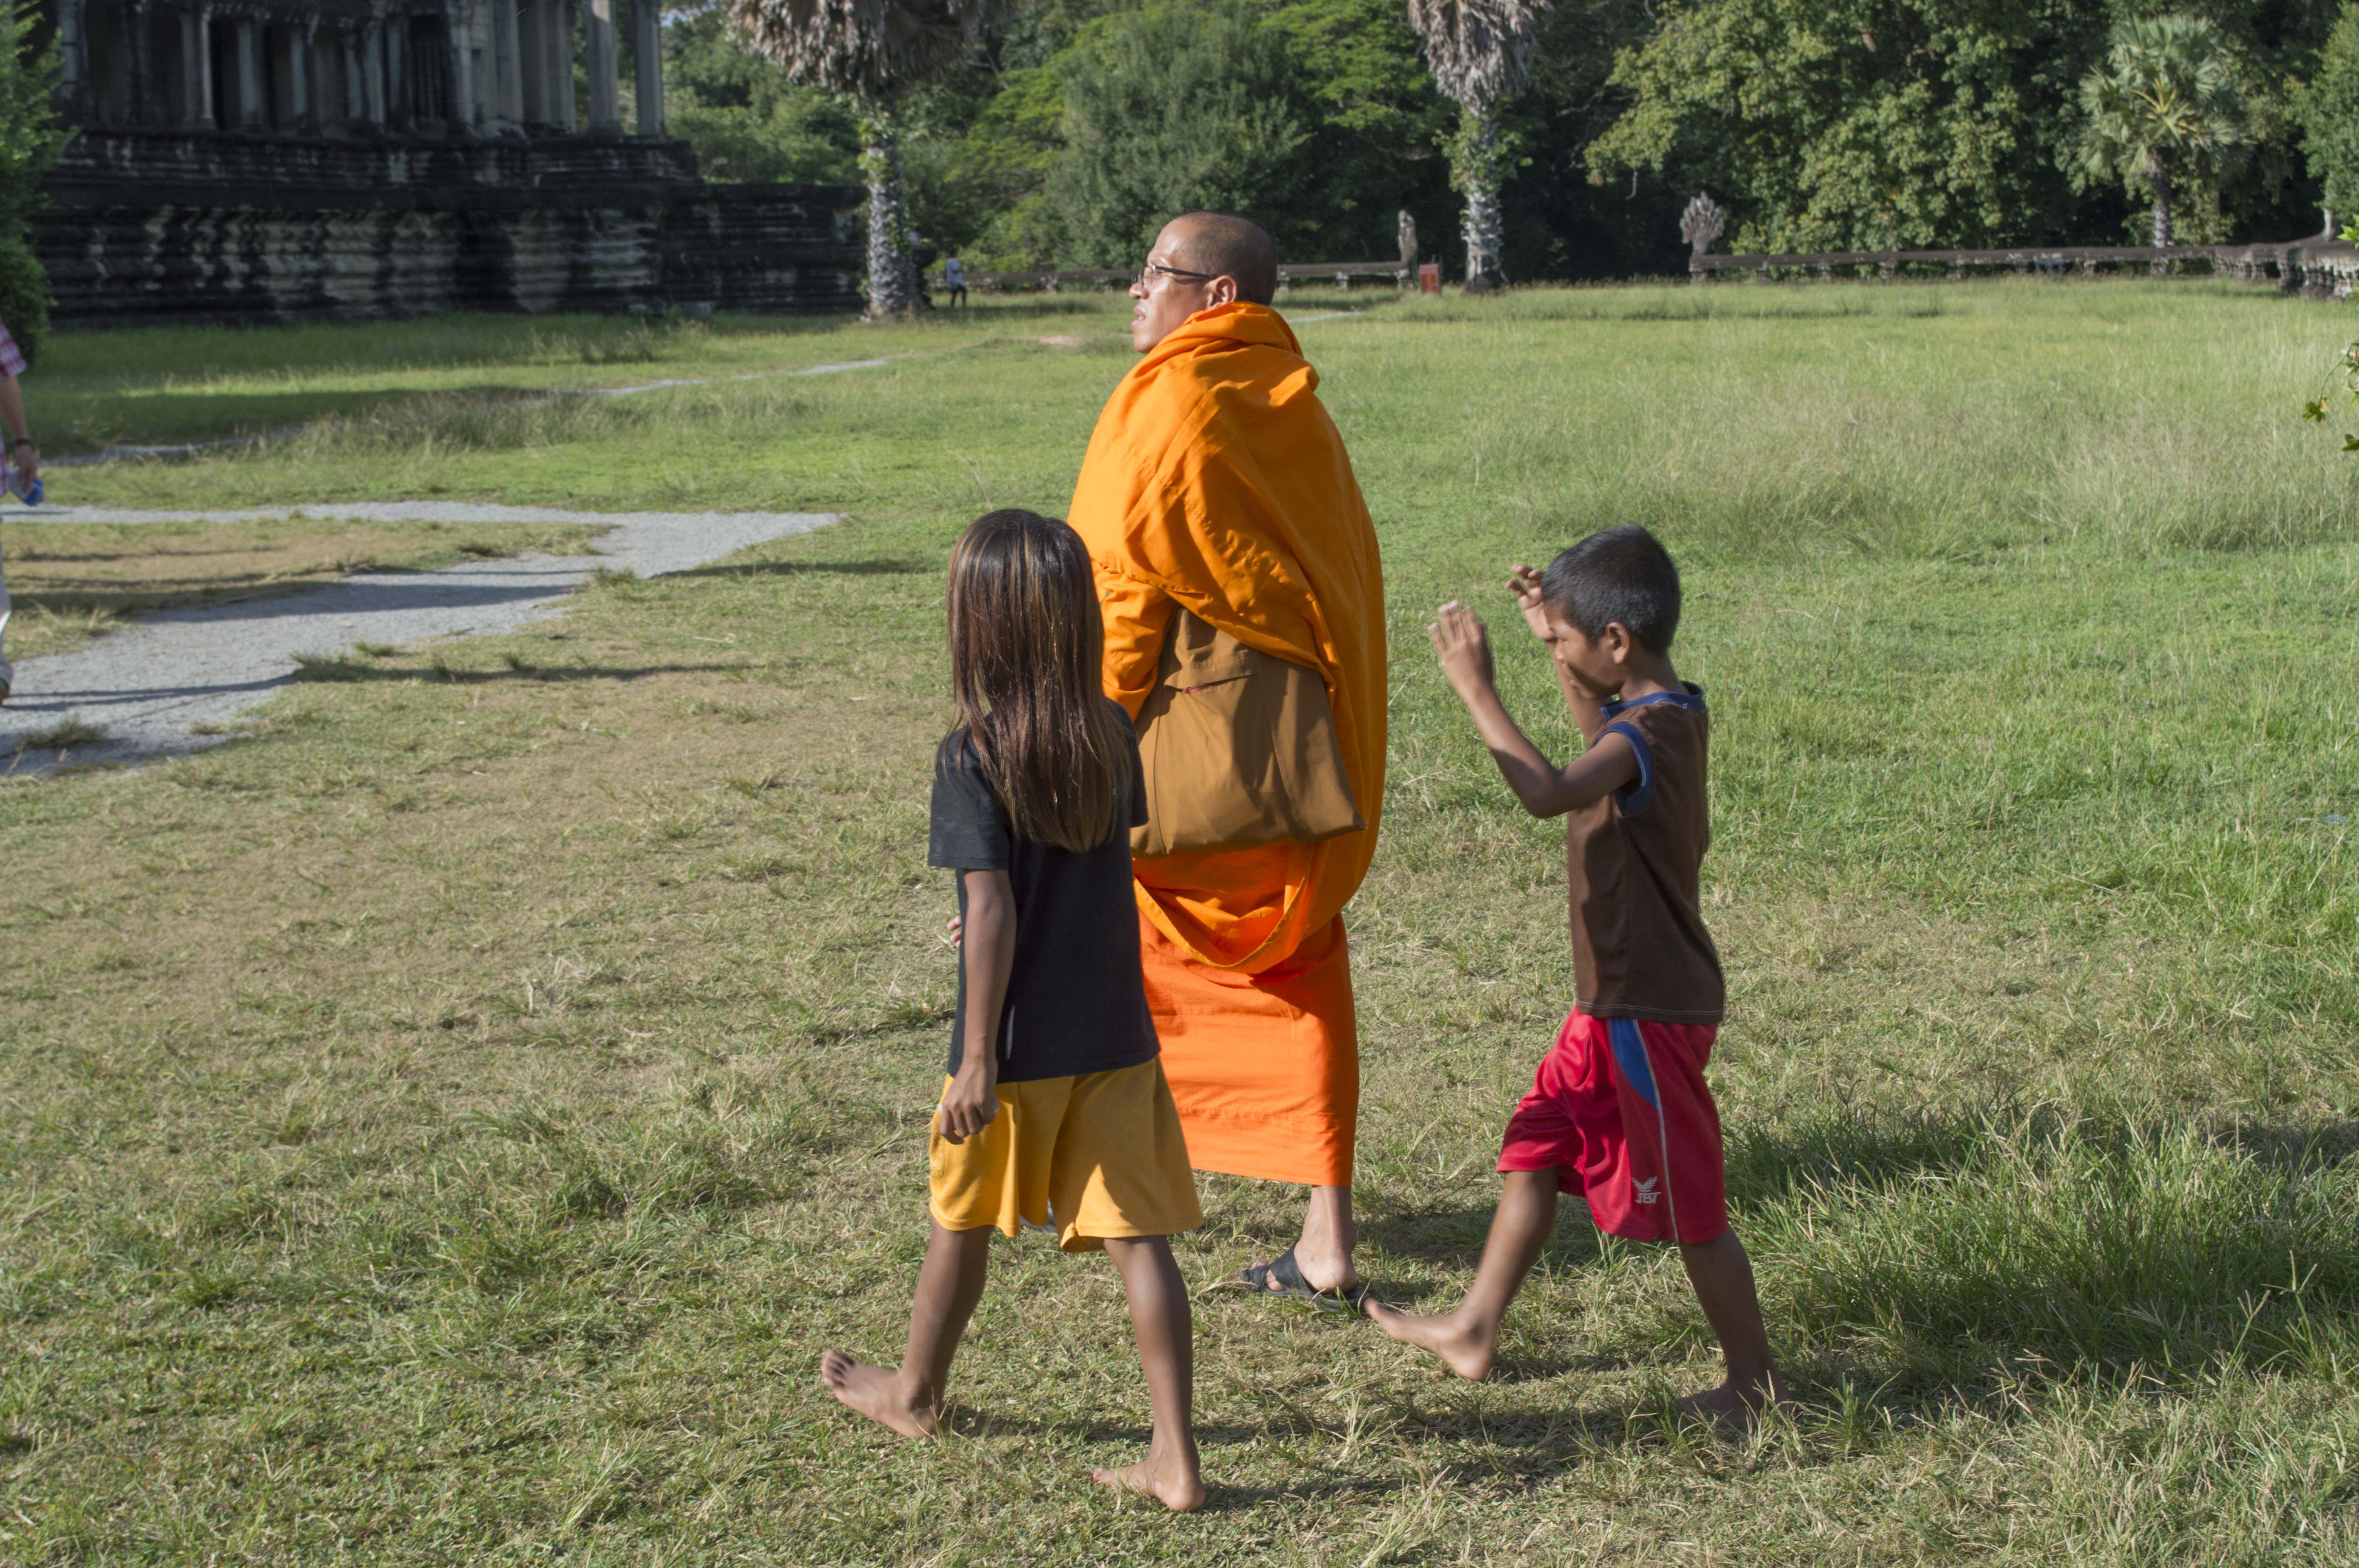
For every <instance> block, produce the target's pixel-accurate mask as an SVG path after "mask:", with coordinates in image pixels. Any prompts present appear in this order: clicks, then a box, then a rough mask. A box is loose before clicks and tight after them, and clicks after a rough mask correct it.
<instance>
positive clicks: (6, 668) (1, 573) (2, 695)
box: [0, 557, 16, 702]
mask: <svg viewBox="0 0 2359 1568" xmlns="http://www.w3.org/2000/svg"><path fill="white" fill-rule="evenodd" d="M9 609H10V605H9V603H8V563H7V561H6V560H5V557H0V702H5V701H7V700H8V693H9V692H10V691H11V690H12V689H14V683H15V681H16V667H15V666H14V665H10V664H9V663H8V611H9Z"/></svg>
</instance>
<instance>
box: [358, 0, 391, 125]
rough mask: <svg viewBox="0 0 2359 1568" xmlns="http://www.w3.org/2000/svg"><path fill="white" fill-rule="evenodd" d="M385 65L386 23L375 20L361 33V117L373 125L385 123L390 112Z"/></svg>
mask: <svg viewBox="0 0 2359 1568" xmlns="http://www.w3.org/2000/svg"><path fill="white" fill-rule="evenodd" d="M385 66H386V51H385V24H384V23H383V22H382V21H373V22H371V23H369V25H368V29H367V31H366V32H364V33H363V34H362V35H361V102H362V104H363V105H364V107H363V109H362V111H361V117H362V118H363V119H364V120H366V121H367V122H368V123H369V124H372V125H383V124H386V116H387V114H389V112H390V105H389V104H388V103H387V98H388V96H389V95H388V94H387V92H386V77H385Z"/></svg>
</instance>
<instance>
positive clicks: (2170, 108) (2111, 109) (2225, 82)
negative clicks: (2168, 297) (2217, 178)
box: [2081, 15, 2248, 276]
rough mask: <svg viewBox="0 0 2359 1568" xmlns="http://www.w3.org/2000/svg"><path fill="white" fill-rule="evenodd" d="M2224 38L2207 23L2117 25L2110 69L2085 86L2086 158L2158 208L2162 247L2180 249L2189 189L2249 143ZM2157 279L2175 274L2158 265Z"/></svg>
mask: <svg viewBox="0 0 2359 1568" xmlns="http://www.w3.org/2000/svg"><path fill="white" fill-rule="evenodd" d="M2236 78H2237V72H2236V64H2235V61H2234V59H2232V58H2230V56H2229V53H2228V45H2227V40H2226V39H2225V38H2223V37H2222V36H2221V34H2220V29H2219V28H2217V27H2213V26H2212V24H2211V23H2210V22H2209V21H2207V20H2205V19H2204V18H2203V17H2201V16H2184V15H2179V16H2142V17H2137V18H2135V19H2130V20H2125V21H2120V22H2116V23H2114V36H2113V47H2112V49H2110V50H2109V51H2108V53H2107V55H2106V59H2105V64H2104V68H2103V69H2101V70H2093V71H2091V72H2090V73H2089V74H2088V75H2087V76H2085V77H2083V78H2082V80H2081V108H2082V112H2083V113H2085V114H2087V115H2088V117H2089V120H2088V124H2086V125H2084V126H2083V127H2082V131H2081V157H2082V162H2083V163H2084V164H2085V165H2086V166H2087V167H2088V169H2089V171H2090V172H2091V173H2093V174H2097V175H2104V176H2110V177H2111V178H2116V179H2119V180H2120V181H2122V183H2123V184H2125V185H2126V186H2128V187H2130V188H2131V189H2136V188H2137V187H2138V186H2140V185H2143V186H2145V187H2146V188H2147V191H2148V192H2149V193H2150V194H2151V195H2152V196H2153V198H2154V243H2155V244H2156V245H2157V246H2162V245H2167V244H2169V243H2170V203H2171V198H2172V196H2173V194H2174V193H2175V192H2176V191H2177V190H2178V189H2180V187H2181V186H2182V185H2184V184H2186V183H2190V182H2192V181H2194V180H2197V179H2201V178H2206V177H2208V176H2212V175H2216V174H2217V173H2218V172H2219V170H2220V169H2221V168H2223V166H2224V164H2225V163H2226V161H2227V159H2228V158H2229V157H2233V156H2234V153H2235V150H2236V149H2237V148H2239V147H2241V146H2244V144H2245V141H2246V139H2247V135H2248V133H2247V128H2246V124H2245V95H2244V92H2243V91H2242V89H2241V87H2240V85H2239V83H2238V81H2237V79H2236ZM2154 270H2155V273H2156V275H2157V276H2160V275H2161V274H2162V273H2163V272H2165V271H2167V270H2168V267H2167V266H2166V264H2164V263H2163V262H2161V261H2159V260H2158V261H2156V263H2155V264H2154Z"/></svg>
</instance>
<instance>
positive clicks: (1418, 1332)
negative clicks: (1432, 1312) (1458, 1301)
mask: <svg viewBox="0 0 2359 1568" xmlns="http://www.w3.org/2000/svg"><path fill="white" fill-rule="evenodd" d="M1363 1310H1364V1311H1365V1312H1366V1313H1367V1314H1368V1316H1369V1318H1370V1319H1371V1320H1372V1321H1373V1322H1374V1323H1375V1325H1376V1326H1377V1327H1378V1328H1381V1329H1383V1330H1384V1331H1385V1332H1386V1334H1389V1335H1391V1336H1393V1337H1394V1338H1395V1339H1397V1340H1399V1341H1400V1342H1401V1343H1402V1344H1403V1345H1414V1346H1417V1347H1418V1348H1419V1350H1430V1351H1431V1352H1432V1353H1433V1354H1434V1355H1436V1356H1439V1357H1441V1359H1442V1363H1443V1365H1445V1366H1447V1367H1448V1368H1450V1369H1451V1371H1453V1372H1455V1373H1457V1374H1458V1375H1459V1376H1460V1377H1462V1378H1464V1379H1468V1380H1469V1381H1471V1382H1478V1383H1479V1382H1481V1381H1482V1380H1483V1379H1485V1378H1487V1377H1489V1376H1490V1375H1491V1366H1492V1363H1493V1362H1494V1361H1495V1360H1496V1359H1497V1356H1498V1349H1499V1345H1498V1340H1497V1339H1496V1337H1495V1336H1490V1335H1485V1334H1484V1333H1483V1332H1482V1331H1481V1329H1480V1327H1479V1325H1471V1324H1462V1323H1460V1322H1459V1321H1458V1315H1457V1314H1455V1313H1447V1314H1442V1315H1440V1316H1439V1317H1417V1316H1413V1315H1411V1314H1408V1313H1405V1312H1396V1311H1395V1310H1394V1309H1393V1308H1391V1307H1388V1306H1386V1305H1385V1303H1382V1302H1380V1301H1378V1300H1376V1299H1375V1297H1374V1296H1371V1297H1369V1298H1368V1300H1367V1302H1366V1303H1365V1304H1364V1307H1363Z"/></svg>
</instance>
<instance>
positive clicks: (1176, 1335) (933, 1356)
mask: <svg viewBox="0 0 2359 1568" xmlns="http://www.w3.org/2000/svg"><path fill="white" fill-rule="evenodd" d="M1102 640H1103V630H1102V622H1101V621H1100V619H1099V615H1098V600H1097V589H1096V585H1095V584H1094V583H1093V581H1092V579H1091V576H1090V558H1089V554H1088V552H1087V551H1086V550H1084V549H1083V548H1082V541H1081V539H1080V537H1079V536H1078V535H1075V534H1074V532H1073V531H1072V530H1071V528H1068V527H1066V526H1065V525H1064V524H1062V523H1058V522H1053V521H1051V520H1050V519H1049V518H1046V517H1042V516H1039V515H1038V514H1034V513H1030V512H1016V511H1006V512H994V513H990V514H986V515H984V516H983V517H980V518H978V519H976V520H975V522H974V523H973V524H972V525H971V526H969V527H968V529H967V531H966V533H965V534H964V535H962V536H961V538H960V539H959V542H958V545H957V547H956V549H955V550H954V551H953V552H952V554H951V579H950V643H951V682H952V686H953V687H954V688H955V690H956V691H957V694H958V700H959V705H960V707H961V708H962V709H963V710H964V714H965V719H966V721H965V723H963V724H962V725H961V726H960V727H959V728H958V729H957V730H953V731H952V732H951V736H950V738H949V739H948V740H946V741H943V742H942V744H941V748H940V752H938V753H937V755H936V757H935V761H934V799H933V826H932V831H931V835H930V841H929V847H928V849H927V860H928V862H929V864H932V865H936V866H942V867H947V868H950V869H951V870H954V871H957V873H958V890H959V891H958V899H959V917H960V919H961V920H962V922H963V927H964V930H963V939H962V944H961V947H960V955H959V991H958V1011H957V1015H956V1022H954V1023H953V1024H952V1025H951V1056H950V1068H949V1072H950V1081H949V1083H948V1085H947V1086H946V1087H944V1089H943V1091H942V1098H941V1105H940V1109H939V1110H938V1111H937V1112H936V1113H935V1117H934V1125H933V1137H932V1140H931V1148H930V1160H931V1164H932V1182H931V1186H932V1203H931V1208H932V1215H933V1237H932V1240H931V1241H930V1242H929V1245H928V1247H927V1249H926V1260H925V1263H924V1265H923V1267H922V1268H921V1269H920V1270H919V1274H918V1299H917V1303H916V1304H915V1306H914V1307H913V1308H912V1309H911V1311H910V1314H909V1342H908V1348H907V1350H906V1351H905V1352H904V1354H903V1356H902V1358H901V1364H900V1366H899V1367H897V1368H894V1367H875V1366H870V1365H868V1364H866V1363H864V1362H861V1361H856V1360H854V1359H853V1357H850V1356H848V1355H846V1354H844V1353H843V1351H841V1350H831V1351H829V1352H827V1354H826V1355H825V1356H824V1357H821V1361H820V1377H821V1380H822V1381H824V1382H825V1383H826V1384H827V1386H828V1388H829V1389H831V1390H833V1392H834V1394H835V1397H836V1398H837V1399H839V1400H843V1402H844V1403H845V1404H846V1405H848V1406H850V1407H851V1408H852V1409H853V1410H854V1411H859V1412H860V1413H861V1414H862V1415H864V1416H867V1417H868V1418H869V1419H870V1420H872V1421H876V1422H882V1423H883V1424H885V1425H886V1426H888V1427H890V1428H892V1429H893V1430H894V1431H895V1432H897V1433H900V1434H901V1435H903V1436H904V1437H930V1436H932V1435H933V1434H934V1433H935V1431H936V1429H937V1426H938V1424H939V1423H940V1420H941V1412H942V1400H943V1393H944V1390H945V1389H946V1387H947V1386H948V1383H949V1379H950V1369H951V1357H952V1356H953V1355H954V1354H956V1352H957V1350H958V1342H959V1336H961V1335H962V1333H963V1332H964V1331H965V1329H966V1324H967V1319H968V1317H969V1316H970V1315H971V1314H973V1311H974V1306H975V1303H976V1302H977V1301H978V1300H980V1299H981V1297H982V1295H983V1284H984V1270H985V1266H986V1264H987V1263H988V1261H989V1259H990V1247H991V1230H992V1227H994V1226H997V1227H999V1228H1000V1229H1001V1230H1003V1231H1005V1232H1006V1233H1007V1234H1008V1235H1010V1236H1013V1235H1015V1234H1016V1230H1017V1227H1018V1226H1019V1225H1031V1226H1037V1227H1053V1228H1054V1229H1055V1230H1056V1233H1057V1242H1058V1245H1059V1246H1060V1247H1061V1248H1063V1249H1065V1250H1066V1251H1068V1252H1093V1251H1097V1250H1099V1249H1103V1250H1105V1251H1106V1252H1108V1253H1110V1254H1112V1255H1113V1258H1114V1268H1115V1269H1116V1271H1119V1272H1120V1273H1121V1275H1122V1281H1123V1287H1124V1289H1125V1291H1126V1292H1128V1294H1129V1297H1130V1321H1131V1327H1132V1329H1133V1331H1134V1333H1135V1334H1136V1336H1137V1340H1138V1353H1139V1359H1140V1361H1141V1363H1142V1364H1143V1365H1144V1366H1145V1368H1146V1372H1147V1394H1148V1398H1149V1400H1150V1402H1151V1404H1152V1405H1153V1409H1154V1436H1153V1438H1152V1440H1151V1444H1150V1447H1149V1450H1148V1454H1147V1458H1146V1459H1145V1460H1143V1461H1141V1462H1140V1463H1138V1464H1136V1465H1130V1466H1129V1467H1127V1468H1125V1469H1122V1470H1099V1471H1097V1472H1096V1473H1095V1478H1096V1479H1097V1480H1098V1481H1099V1482H1100V1483H1102V1484H1103V1485H1106V1486H1111V1487H1123V1488H1125V1489H1127V1490H1130V1491H1135V1492H1139V1493H1143V1494H1145V1495H1146V1496H1148V1497H1151V1498H1155V1499H1156V1500H1158V1501H1159V1502H1161V1503H1162V1504H1164V1506H1166V1507H1167V1508H1171V1509H1181V1510H1186V1509H1196V1508H1201V1507H1202V1506H1203V1501H1204V1483H1203V1478H1202V1475H1201V1469H1200V1467H1199V1464H1198V1460H1197V1455H1196V1439H1195V1433H1194V1429H1193V1424H1192V1416H1191V1415H1190V1405H1191V1402H1192V1400H1193V1398H1194V1392H1193V1390H1194V1383H1195V1350H1194V1345H1193V1340H1192V1333H1193V1329H1192V1324H1191V1320H1190V1311H1189V1304H1188V1287H1187V1285H1186V1283H1185V1281H1182V1280H1181V1279H1180V1266H1179V1264H1178V1263H1177V1262H1176V1261H1174V1260H1173V1259H1172V1256H1171V1243H1170V1240H1169V1238H1170V1237H1171V1236H1172V1235H1173V1234H1174V1233H1175V1232H1178V1231H1184V1230H1193V1229H1195V1228H1196V1227H1198V1226H1200V1225H1201V1224H1202V1223H1203V1222H1204V1219H1203V1215H1202V1213H1201V1211H1200V1210H1199V1209H1198V1208H1197V1206H1196V1183H1195V1178H1194V1177H1193V1176H1192V1175H1191V1174H1190V1172H1189V1169H1188V1148H1187V1145H1186V1143H1185V1142H1184V1141H1182V1138H1181V1134H1180V1113H1179V1110H1178V1109H1177V1108H1175V1107H1174V1106H1173V1104H1172V1103H1171V1089H1170V1087H1169V1085H1168V1084H1167V1083H1166V1082H1165V1081H1164V1077H1163V1066H1162V1064H1161V1063H1160V1062H1159V1061H1158V1059H1157V1048H1156V1039H1155V1023H1154V1020H1153V1019H1152V1018H1150V1017H1149V1016H1148V1015H1147V996H1146V993H1145V991H1144V990H1143V989H1142V988H1141V985H1140V980H1139V968H1138V935H1137V926H1136V920H1135V916H1134V915H1133V914H1132V909H1131V892H1130V830H1131V827H1132V825H1133V824H1134V823H1136V822H1139V821H1142V820H1143V819H1144V818H1145V816H1146V795H1145V794H1144V791H1143V786H1142V784H1141V778H1140V770H1139V763H1138V743H1137V741H1136V737H1135V736H1134V735H1133V733H1132V730H1131V724H1130V719H1129V718H1128V716H1127V715H1125V713H1124V712H1123V711H1122V709H1121V708H1118V707H1116V706H1115V705H1114V703H1111V702H1109V701H1107V700H1106V699H1105V697H1103V695H1102V694H1101V693H1100V692H1099V690H1098V661H1099V657H1100V643H1101V642H1102ZM1032 1320H1033V1321H1034V1322H1035V1323H1036V1325H1037V1328H1036V1332H1037V1333H1038V1335H1039V1336H1041V1338H1042V1339H1043V1341H1044V1342H1045V1343H1046V1344H1047V1345H1048V1346H1049V1348H1050V1349H1051V1350H1052V1351H1053V1350H1055V1349H1056V1348H1057V1347H1058V1346H1060V1345H1061V1344H1062V1340H1061V1339H1060V1327H1059V1325H1058V1324H1057V1323H1056V1322H1055V1321H1053V1319H1041V1318H1038V1316H1037V1315H1034V1316H1033V1319H1032Z"/></svg>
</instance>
